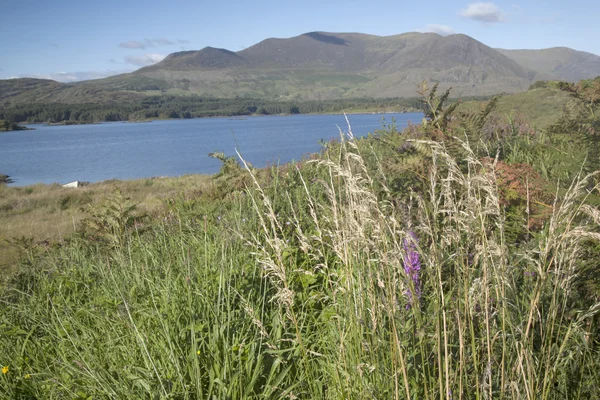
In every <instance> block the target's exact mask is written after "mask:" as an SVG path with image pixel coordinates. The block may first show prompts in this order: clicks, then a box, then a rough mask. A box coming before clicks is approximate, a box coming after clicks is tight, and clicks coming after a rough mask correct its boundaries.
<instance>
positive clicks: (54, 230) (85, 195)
mask: <svg viewBox="0 0 600 400" xmlns="http://www.w3.org/2000/svg"><path fill="white" fill-rule="evenodd" d="M211 184H212V183H211V180H210V178H209V177H208V176H202V175H189V176H183V177H179V178H152V179H141V180H134V181H106V182H101V183H96V184H91V185H88V186H83V187H80V188H76V189H72V188H63V187H61V186H60V185H43V184H38V185H33V186H27V187H7V186H5V185H0V269H2V271H3V273H5V274H6V273H7V271H9V266H10V265H14V263H15V261H16V260H17V258H18V256H19V254H20V249H19V246H15V245H13V244H11V243H10V241H9V239H11V238H23V237H24V238H32V239H33V241H34V242H35V243H39V244H42V245H45V244H46V243H55V242H60V241H61V240H62V239H63V238H66V237H69V236H70V235H71V234H72V233H73V232H74V231H76V230H77V229H78V228H80V227H81V222H82V220H83V219H84V218H85V217H86V216H88V215H89V214H88V212H87V207H88V206H96V207H97V206H99V205H100V204H102V203H103V202H104V201H105V200H106V198H107V196H109V195H110V194H111V193H112V192H113V190H114V188H119V189H121V190H122V191H123V193H124V194H125V195H126V196H128V197H130V198H131V201H133V202H134V203H136V204H138V208H139V211H140V212H142V213H147V214H150V215H154V214H157V213H160V211H161V210H163V209H164V208H165V207H166V205H165V200H167V199H170V198H173V197H177V196H179V195H180V194H181V195H182V196H191V195H193V193H197V192H201V191H203V190H206V189H207V188H209V187H210V186H211Z"/></svg>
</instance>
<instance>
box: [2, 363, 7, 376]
mask: <svg viewBox="0 0 600 400" xmlns="http://www.w3.org/2000/svg"><path fill="white" fill-rule="evenodd" d="M2 374H3V375H6V374H8V365H5V366H4V367H2Z"/></svg>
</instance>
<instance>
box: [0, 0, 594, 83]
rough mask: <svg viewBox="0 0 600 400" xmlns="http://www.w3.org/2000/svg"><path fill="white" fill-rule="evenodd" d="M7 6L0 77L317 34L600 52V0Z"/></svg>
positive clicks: (125, 67)
mask: <svg viewBox="0 0 600 400" xmlns="http://www.w3.org/2000/svg"><path fill="white" fill-rule="evenodd" d="M0 10H1V12H0V79H7V78H14V77H37V78H48V79H54V80H58V81H61V82H73V81H78V80H85V79H95V78H102V77H105V76H109V75H115V74H118V73H123V72H128V71H133V70H135V69H138V68H140V67H142V66H145V65H150V64H153V63H156V62H158V61H160V60H161V59H162V58H164V57H165V56H166V55H168V54H170V53H174V52H177V51H182V50H199V49H202V48H204V47H206V46H212V47H220V48H226V49H229V50H232V51H239V50H242V49H244V48H246V47H249V46H251V45H253V44H256V43H258V42H260V41H261V40H264V39H267V38H270V37H278V38H287V37H293V36H297V35H300V34H303V33H307V32H313V31H325V32H360V33H369V34H374V35H381V36H386V35H395V34H399V33H404V32H415V31H419V32H437V33H440V34H443V35H447V34H453V33H463V34H466V35H469V36H471V37H473V38H475V39H477V40H479V41H481V42H483V43H485V44H487V45H488V46H491V47H497V48H505V49H541V48H548V47H555V46H566V47H571V48H574V49H576V50H582V51H587V52H590V53H594V54H597V55H600V40H598V38H599V37H600V24H599V23H598V16H600V1H598V0H577V1H570V2H568V1H564V0H560V1H559V0H546V1H543V2H541V1H539V0H514V1H494V2H469V1H447V0H443V1H442V0H430V1H427V2H424V1H410V2H409V1H401V0H370V1H366V0H361V1H357V0H343V1H339V0H301V1H285V0H283V1H282V0H278V1H271V0H268V1H261V0H254V1H241V0H218V1H211V2H208V1H205V0H197V1H191V0H181V1H179V0H170V1H166V0H144V1H128V0H102V1H97V0H91V1H85V0H77V1H75V0H52V1H49V0H2V6H0Z"/></svg>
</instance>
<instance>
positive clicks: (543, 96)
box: [458, 88, 569, 128]
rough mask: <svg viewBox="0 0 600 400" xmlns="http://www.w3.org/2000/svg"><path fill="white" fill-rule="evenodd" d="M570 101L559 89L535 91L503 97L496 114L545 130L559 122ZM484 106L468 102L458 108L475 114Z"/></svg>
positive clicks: (475, 102) (479, 103)
mask: <svg viewBox="0 0 600 400" xmlns="http://www.w3.org/2000/svg"><path fill="white" fill-rule="evenodd" d="M568 101H569V95H568V94H567V93H565V92H563V91H560V90H558V89H551V88H540V89H533V90H530V91H527V92H523V93H515V94H507V95H504V96H502V97H501V98H500V100H499V101H498V105H497V106H496V110H495V111H494V114H495V115H498V116H509V115H511V114H512V115H513V116H515V117H517V116H520V117H524V118H525V119H526V121H527V122H528V123H529V124H531V125H534V126H537V127H538V128H545V127H547V126H548V125H551V124H553V123H554V122H556V121H557V120H558V118H559V117H560V115H561V113H562V111H563V108H564V106H565V105H566V104H567V102H568ZM482 104H483V103H482V102H481V101H467V102H464V103H463V104H461V105H460V106H459V107H458V111H463V112H474V111H476V110H477V109H479V108H480V107H481V106H482Z"/></svg>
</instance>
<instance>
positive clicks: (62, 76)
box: [9, 70, 131, 83]
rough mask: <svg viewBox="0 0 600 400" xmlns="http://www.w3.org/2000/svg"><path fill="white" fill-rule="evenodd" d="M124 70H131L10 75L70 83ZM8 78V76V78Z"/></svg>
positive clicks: (116, 73)
mask: <svg viewBox="0 0 600 400" xmlns="http://www.w3.org/2000/svg"><path fill="white" fill-rule="evenodd" d="M125 72H131V70H118V71H115V70H105V71H81V72H48V73H45V74H22V75H19V76H12V77H11V78H38V79H52V80H53V81H58V82H64V83H70V82H79V81H87V80H90V79H101V78H106V77H107V76H112V75H118V74H123V73H125ZM9 79H10V78H9Z"/></svg>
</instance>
